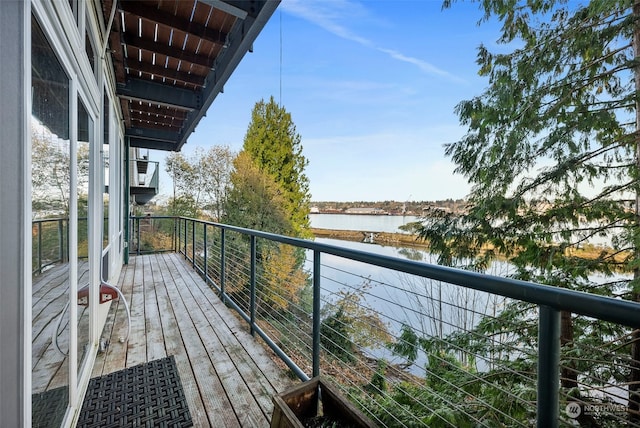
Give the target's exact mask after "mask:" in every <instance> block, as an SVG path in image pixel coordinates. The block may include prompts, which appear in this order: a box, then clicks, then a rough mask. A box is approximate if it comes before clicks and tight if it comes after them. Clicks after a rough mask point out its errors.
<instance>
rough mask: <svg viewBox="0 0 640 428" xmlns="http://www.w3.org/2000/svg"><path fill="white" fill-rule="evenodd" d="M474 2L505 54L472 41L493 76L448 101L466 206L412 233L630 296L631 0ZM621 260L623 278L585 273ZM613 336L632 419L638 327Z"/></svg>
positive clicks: (635, 220) (546, 276) (634, 227)
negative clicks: (593, 244)
mask: <svg viewBox="0 0 640 428" xmlns="http://www.w3.org/2000/svg"><path fill="white" fill-rule="evenodd" d="M454 1H455V0H445V2H444V7H445V8H448V7H451V3H453V2H454ZM478 3H479V5H480V9H481V10H482V12H484V16H483V19H482V21H486V20H489V19H498V20H499V21H500V22H501V23H502V28H501V37H500V39H499V40H498V42H499V43H501V44H503V45H504V46H505V48H504V51H508V53H492V52H490V51H489V50H488V49H487V48H486V47H485V46H480V47H479V50H478V57H477V63H478V65H479V67H480V70H479V73H480V75H482V76H486V77H487V78H488V81H489V85H488V87H487V88H486V89H485V90H484V92H483V93H482V94H481V95H479V96H477V97H475V98H473V99H471V100H467V101H463V102H461V103H460V104H459V105H458V106H457V107H456V113H457V114H458V115H459V118H460V121H461V123H462V124H463V125H464V126H465V127H467V132H466V135H465V136H464V137H463V138H462V139H461V140H459V141H457V142H454V143H451V144H448V145H447V146H446V154H447V155H448V156H449V157H451V159H452V160H453V162H454V163H455V164H456V171H457V172H458V173H461V174H463V175H464V176H466V177H467V178H468V180H469V182H470V183H471V184H472V190H471V194H470V196H469V200H468V207H467V210H466V211H465V213H464V214H463V215H453V214H450V213H445V212H441V211H438V210H432V211H431V212H430V213H428V215H427V216H426V217H425V218H426V224H425V225H424V226H423V227H422V230H421V231H420V235H421V236H422V237H423V238H424V239H426V240H428V241H429V242H430V244H431V249H432V251H434V252H435V253H437V254H438V255H439V257H440V263H445V264H463V263H464V264H467V265H468V266H467V267H469V268H473V269H478V270H482V269H484V268H486V267H487V265H488V263H490V262H491V260H493V259H494V258H495V257H496V256H497V255H498V254H499V255H501V256H506V257H507V258H508V260H509V261H510V262H511V263H512V265H513V266H515V268H516V271H517V272H516V274H515V276H517V277H518V278H520V279H525V280H534V281H539V282H542V283H547V284H551V285H556V286H560V287H567V288H574V289H581V290H586V291H590V292H594V293H600V294H605V295H611V296H617V297H621V298H625V299H631V300H634V301H638V300H640V299H639V297H640V293H639V292H640V287H639V286H638V284H639V283H640V280H639V279H640V254H639V248H640V233H639V232H640V228H639V224H640V204H639V203H638V202H639V199H640V185H639V183H638V175H639V172H640V168H639V163H640V156H639V153H640V143H639V140H640V133H639V132H638V131H639V129H640V126H639V123H640V109H639V108H638V102H639V97H638V94H639V88H640V72H639V70H638V65H639V63H638V61H637V60H636V58H638V57H639V55H640V26H639V21H638V17H639V16H640V3H634V2H633V1H632V0H593V1H590V2H588V4H586V5H584V4H578V3H577V2H568V1H564V0H520V1H516V0H495V1H478ZM482 21H481V22H482ZM595 238H598V239H600V240H601V241H604V242H606V243H607V244H608V246H610V247H611V249H610V250H604V249H603V250H602V251H600V252H599V253H597V254H596V255H595V257H593V256H590V257H584V256H581V255H580V254H581V253H579V252H576V250H577V249H579V248H581V247H582V246H584V244H585V243H587V242H588V241H590V240H593V239H595ZM620 271H622V272H627V273H629V274H630V276H631V277H632V278H633V279H631V280H613V279H612V280H610V281H609V282H607V283H597V284H596V283H594V282H593V281H592V280H591V279H590V278H592V277H593V275H594V274H601V275H602V274H604V276H605V277H609V278H610V277H611V274H612V273H614V272H620ZM503 321H504V322H507V320H503ZM522 321H523V320H520V322H522ZM512 322H513V323H514V326H515V323H516V322H518V321H517V320H515V321H514V320H512ZM581 323H582V324H584V322H582V321H579V319H578V318H576V317H575V316H572V314H570V313H564V314H562V326H561V342H562V345H563V352H565V354H566V352H567V348H570V347H571V346H573V344H577V343H578V341H579V340H581V338H584V337H585V335H586V334H587V332H588V331H589V330H588V329H589V328H591V329H593V328H595V327H588V326H584V325H583V326H582V327H580V326H579V325H580V324H581ZM498 328H504V325H503V326H502V327H498ZM512 331H515V330H512ZM485 333H486V334H489V332H485ZM616 334H620V336H619V337H624V335H625V334H631V336H630V337H632V338H633V340H632V341H631V344H629V343H626V344H625V349H627V352H630V353H631V357H632V358H631V361H632V362H630V363H628V364H625V368H624V369H623V371H624V375H625V376H626V377H627V379H628V382H629V410H630V412H629V414H630V415H631V416H630V418H631V419H633V420H636V421H637V420H638V419H637V418H638V413H637V411H638V410H639V402H640V399H639V398H638V395H637V392H638V390H639V389H640V366H639V362H640V343H639V342H638V341H639V340H640V336H639V335H638V331H635V332H629V331H628V330H626V331H619V332H617V333H616ZM601 335H602V336H604V335H605V333H601ZM610 338H611V337H609V339H610ZM602 340H605V338H604V337H603V338H602ZM563 361H564V360H563ZM567 361H568V362H567V363H566V364H563V368H562V373H561V378H562V386H563V387H565V388H566V389H565V391H567V390H569V389H571V388H574V387H576V386H578V375H577V372H579V371H580V370H581V369H579V367H581V366H579V361H576V360H573V361H572V360H571V359H568V360H567ZM584 370H586V369H584ZM605 380H606V379H605ZM574 389H576V388H574ZM581 422H582V423H587V422H585V421H581Z"/></svg>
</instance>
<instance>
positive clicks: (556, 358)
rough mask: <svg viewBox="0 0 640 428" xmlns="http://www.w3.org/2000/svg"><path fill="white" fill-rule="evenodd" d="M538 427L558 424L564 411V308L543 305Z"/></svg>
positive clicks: (541, 309)
mask: <svg viewBox="0 0 640 428" xmlns="http://www.w3.org/2000/svg"><path fill="white" fill-rule="evenodd" d="M539 311H540V316H539V320H538V404H537V414H538V421H537V426H538V428H543V427H544V428H547V427H548V428H553V427H557V426H558V416H559V412H560V403H559V401H560V392H559V389H560V371H559V368H560V311H558V310H557V309H554V308H551V307H549V306H544V305H541V306H539Z"/></svg>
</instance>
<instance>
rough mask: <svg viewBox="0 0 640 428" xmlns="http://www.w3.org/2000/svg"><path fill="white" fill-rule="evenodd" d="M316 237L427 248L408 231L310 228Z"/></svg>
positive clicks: (425, 244)
mask: <svg viewBox="0 0 640 428" xmlns="http://www.w3.org/2000/svg"><path fill="white" fill-rule="evenodd" d="M311 232H312V233H313V235H314V236H315V237H316V238H328V239H340V240H343V241H353V242H365V243H368V244H379V245H393V246H400V247H417V248H428V247H429V246H428V245H427V243H425V242H424V241H421V240H420V239H419V238H418V237H417V236H416V235H411V234H408V233H391V232H370V231H364V230H341V229H320V228H315V227H312V228H311Z"/></svg>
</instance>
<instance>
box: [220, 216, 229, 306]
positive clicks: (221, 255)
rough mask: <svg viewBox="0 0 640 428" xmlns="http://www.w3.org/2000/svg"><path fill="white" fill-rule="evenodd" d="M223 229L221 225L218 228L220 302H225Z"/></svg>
mask: <svg viewBox="0 0 640 428" xmlns="http://www.w3.org/2000/svg"><path fill="white" fill-rule="evenodd" d="M225 251H226V248H225V230H224V228H223V227H221V228H220V295H221V297H222V303H223V304H225V305H226V304H227V301H226V299H227V296H226V295H225V292H224V282H225V281H224V278H225V269H226V268H225V262H224V260H225Z"/></svg>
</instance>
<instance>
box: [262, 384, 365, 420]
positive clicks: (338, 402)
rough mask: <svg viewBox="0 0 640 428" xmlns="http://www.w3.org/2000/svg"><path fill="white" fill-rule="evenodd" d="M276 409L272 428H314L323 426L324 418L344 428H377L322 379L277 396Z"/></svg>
mask: <svg viewBox="0 0 640 428" xmlns="http://www.w3.org/2000/svg"><path fill="white" fill-rule="evenodd" d="M273 405H274V408H273V417H272V418H271V428H304V427H305V425H304V422H305V421H307V422H313V423H315V424H312V425H311V426H322V425H321V424H318V422H319V421H320V420H321V419H320V417H322V416H324V417H326V418H328V420H330V421H331V422H337V423H338V424H339V425H336V426H340V427H342V426H344V427H354V428H356V427H364V428H375V427H377V425H376V424H374V423H373V422H372V421H371V420H370V419H369V418H367V417H366V416H365V415H364V414H363V413H362V412H361V411H360V410H358V409H356V408H355V407H354V406H353V404H351V403H350V402H349V401H348V400H347V399H346V398H344V397H343V396H342V395H341V394H340V393H339V392H338V391H337V389H336V388H335V387H333V386H331V385H330V384H329V383H328V382H327V381H326V380H324V379H322V378H321V377H314V378H313V379H310V380H309V381H307V382H304V383H302V384H300V385H298V386H295V387H293V388H291V389H289V390H288V391H285V392H283V393H281V394H277V395H275V396H274V397H273ZM313 418H318V419H316V420H315V421H314V419H313ZM328 426H332V425H328Z"/></svg>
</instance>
